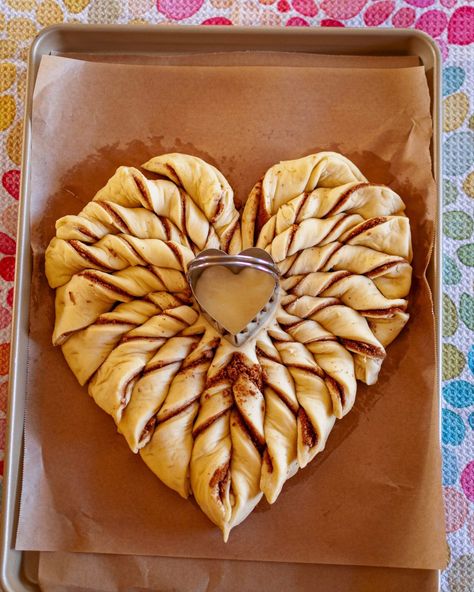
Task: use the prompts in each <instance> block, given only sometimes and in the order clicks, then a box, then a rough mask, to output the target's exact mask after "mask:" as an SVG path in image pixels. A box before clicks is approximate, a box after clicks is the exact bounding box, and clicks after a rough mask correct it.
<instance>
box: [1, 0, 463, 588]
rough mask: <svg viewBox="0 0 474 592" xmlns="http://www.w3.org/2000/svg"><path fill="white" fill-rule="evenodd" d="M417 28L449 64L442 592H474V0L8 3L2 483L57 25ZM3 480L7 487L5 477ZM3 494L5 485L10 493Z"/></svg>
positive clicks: (4, 31)
mask: <svg viewBox="0 0 474 592" xmlns="http://www.w3.org/2000/svg"><path fill="white" fill-rule="evenodd" d="M60 22H66V23H74V22H82V23H156V24H160V23H169V22H173V23H176V22H179V23H182V24H211V25H249V26H259V25H260V26H264V25H265V26H300V27H320V26H323V27H328V26H332V27H347V26H351V27H354V26H355V27H364V26H376V27H410V28H411V27H413V28H417V29H421V30H423V31H425V32H427V33H429V34H430V35H431V36H432V37H434V38H435V39H436V41H437V42H438V44H439V46H440V48H441V52H442V55H443V59H444V82H443V96H444V99H443V104H444V137H443V152H444V171H443V175H444V178H443V186H444V206H443V207H444V224H443V251H444V267H443V282H444V290H443V292H444V293H443V314H444V326H443V336H444V337H443V380H444V384H443V417H442V425H443V430H442V440H443V486H444V494H445V501H446V518H447V530H448V543H449V547H450V552H451V561H450V564H449V566H448V569H447V570H446V571H445V572H444V573H443V578H442V590H443V592H445V591H446V592H447V591H450V592H472V591H473V590H474V384H473V374H474V344H473V342H474V294H473V292H474V291H473V282H474V273H473V271H474V269H473V268H474V51H473V47H474V45H473V44H474V3H473V1H472V0H470V1H469V0H464V1H462V0H440V1H438V2H436V1H435V0H405V1H394V0H381V1H368V0H320V1H316V0H244V1H240V2H239V1H237V0H128V1H127V0H122V1H120V0H0V177H1V187H0V278H1V279H0V288H1V292H0V473H2V472H3V460H2V459H3V448H4V443H5V421H6V420H5V416H6V406H7V384H8V357H9V341H10V325H11V317H12V312H11V308H12V299H13V281H14V264H15V235H16V219H17V210H18V197H19V180H20V158H21V136H22V117H23V109H24V102H23V97H24V93H25V83H26V60H27V54H28V48H29V45H30V43H31V40H32V39H33V38H34V36H35V35H36V34H37V33H38V32H39V31H40V29H41V28H42V27H45V26H47V25H51V24H54V23H60ZM0 479H1V477H0ZM0 486H1V482H0Z"/></svg>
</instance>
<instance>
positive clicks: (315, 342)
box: [46, 152, 412, 540]
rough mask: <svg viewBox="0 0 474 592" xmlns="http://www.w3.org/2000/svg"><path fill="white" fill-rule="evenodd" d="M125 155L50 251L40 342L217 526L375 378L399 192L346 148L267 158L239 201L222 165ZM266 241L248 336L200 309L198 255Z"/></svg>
mask: <svg viewBox="0 0 474 592" xmlns="http://www.w3.org/2000/svg"><path fill="white" fill-rule="evenodd" d="M143 168H144V169H145V170H146V171H149V172H151V173H156V174H157V175H158V177H156V176H155V178H154V179H148V178H147V177H146V176H145V175H144V174H143V173H142V172H141V171H139V170H137V169H135V168H131V167H120V168H119V169H117V171H116V173H115V175H114V176H113V177H112V178H111V179H110V180H109V182H108V183H107V185H106V186H105V187H104V188H103V189H101V190H100V191H98V193H97V194H96V195H95V197H94V198H93V200H92V201H91V202H90V203H88V204H87V205H86V207H85V208H84V209H83V210H82V211H81V212H80V213H79V214H78V215H70V216H65V217H64V218H61V219H60V220H58V221H57V223H56V236H55V237H54V238H53V239H52V241H51V243H50V245H49V247H48V249H47V251H46V275H47V278H48V281H49V284H50V286H51V287H52V288H55V289H56V305H55V306H56V321H55V326H54V333H53V343H54V344H55V345H59V346H61V348H62V351H63V354H64V357H65V358H66V361H67V363H68V364H69V366H70V368H71V370H72V371H73V372H74V374H75V376H76V377H77V380H78V381H79V382H80V384H81V385H86V384H87V388H88V391H89V394H90V395H91V396H92V397H93V398H94V400H95V402H96V403H97V405H99V407H101V408H102V409H103V410H104V411H106V412H107V413H109V414H110V415H111V416H112V417H113V419H114V421H115V423H116V426H117V429H118V431H119V432H120V433H121V434H122V435H123V436H124V438H125V439H126V441H127V442H128V444H129V446H130V448H131V450H132V451H133V452H135V453H139V454H140V455H141V457H142V459H143V460H144V461H145V463H146V464H147V465H148V467H149V468H150V469H151V470H152V471H153V472H154V473H155V474H156V475H157V476H158V477H159V478H160V479H161V480H162V481H163V483H165V484H166V485H168V487H171V488H172V489H174V490H175V491H177V492H178V493H179V494H180V495H182V496H183V497H185V498H186V497H188V496H190V495H193V496H194V498H195V499H196V501H197V503H198V504H199V506H200V507H201V509H202V510H203V512H205V514H206V515H207V516H208V517H209V518H210V520H212V522H214V523H215V524H216V525H217V526H218V527H219V528H220V529H221V530H222V532H223V535H224V539H225V540H227V538H228V536H229V532H230V530H231V529H232V528H233V527H234V526H236V525H237V524H239V523H240V522H242V521H243V520H244V519H245V518H246V517H247V516H248V515H249V514H250V513H251V512H252V510H253V509H254V508H255V506H256V505H257V504H258V502H259V501H260V499H261V498H262V496H265V498H266V499H267V501H268V502H269V503H273V502H275V500H276V499H277V498H278V495H279V494H280V492H281V490H282V487H283V485H284V483H285V481H286V480H287V479H289V478H290V477H291V476H292V475H294V474H295V473H296V472H297V471H298V469H300V468H303V467H305V466H306V465H307V464H308V463H309V462H310V461H311V460H312V459H313V458H314V457H315V455H316V454H318V453H319V452H321V451H322V450H324V447H325V445H326V441H327V438H328V436H329V433H330V432H331V429H332V427H333V425H334V423H335V421H336V419H338V418H341V417H343V416H344V415H345V414H346V413H348V412H349V411H350V409H351V407H352V406H353V404H354V400H355V396H356V391H357V380H360V381H362V382H364V383H366V384H374V383H375V382H376V380H377V377H378V373H379V371H380V368H381V365H382V362H383V359H384V358H385V356H386V348H387V346H388V345H389V344H390V343H391V342H392V341H393V340H394V339H395V338H396V337H397V335H398V334H399V333H400V331H401V330H402V329H403V327H404V325H405V324H406V322H407V320H408V314H407V312H406V308H407V300H406V298H407V295H408V293H409V291H410V284H411V273H412V268H411V265H410V262H411V258H412V250H411V236H410V224H409V220H408V218H407V217H406V216H405V215H404V208H405V206H404V203H403V201H402V200H401V198H400V197H399V196H398V195H397V194H396V193H395V192H394V191H392V190H391V189H390V188H388V187H385V186H382V185H374V184H372V183H369V182H368V181H367V179H365V177H364V176H363V175H362V173H361V172H360V171H359V170H358V169H357V168H356V167H355V165H354V164H353V163H351V162H350V161H349V160H348V159H347V158H345V157H343V156H341V155H340V154H336V153H333V152H320V153H318V154H312V155H310V156H306V157H304V158H300V159H298V160H293V161H286V162H281V163H279V164H277V165H275V166H273V167H272V168H270V169H269V170H268V171H267V172H266V173H265V175H264V177H263V179H262V180H261V181H259V182H258V183H257V184H256V185H255V187H254V188H253V190H252V192H251V194H250V196H249V199H248V200H247V203H246V205H245V208H244V210H243V212H242V216H240V215H239V212H238V211H237V210H236V208H235V206H234V200H233V192H232V189H231V187H230V185H229V183H228V182H227V181H226V179H225V178H224V176H223V175H222V173H220V171H218V170H217V169H216V168H215V167H213V166H211V165H209V164H208V163H206V162H204V161H203V160H201V159H199V158H196V157H193V156H188V155H185V154H166V155H163V156H159V157H156V158H152V159H151V160H150V161H149V162H147V163H146V164H145V165H143ZM252 246H257V247H260V248H263V249H266V250H267V251H268V253H270V254H271V256H272V257H273V259H274V261H275V262H276V263H277V264H278V266H279V268H280V271H281V285H280V294H279V299H280V300H279V305H278V307H277V310H276V313H275V315H274V317H273V318H271V319H270V320H269V321H268V322H267V323H266V325H265V326H264V327H263V328H262V329H261V330H260V331H259V332H258V333H257V335H256V336H254V337H253V338H252V339H250V340H249V341H248V342H246V343H245V344H244V345H243V346H241V347H239V348H236V347H235V346H232V345H231V344H230V343H228V342H227V341H226V340H225V339H222V336H221V335H219V334H218V333H217V332H216V330H215V329H214V328H213V327H212V326H211V325H210V324H209V323H208V322H207V321H206V319H205V318H204V317H203V316H202V315H201V314H200V310H199V307H198V305H197V304H196V303H195V302H194V301H193V299H192V297H191V292H190V289H189V286H188V283H187V279H186V270H187V266H188V264H189V262H190V261H192V259H193V258H194V257H195V255H196V254H197V253H199V252H200V251H202V250H204V249H207V248H219V249H222V250H225V251H226V252H228V253H232V254H236V253H239V252H240V251H241V250H242V249H245V248H248V247H252Z"/></svg>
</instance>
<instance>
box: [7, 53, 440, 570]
mask: <svg viewBox="0 0 474 592" xmlns="http://www.w3.org/2000/svg"><path fill="white" fill-rule="evenodd" d="M294 89H297V90H298V92H297V93H295V92H294ZM151 98H152V99H153V100H152V101H151ZM61 99H64V100H61ZM177 105H179V109H178V108H177ZM173 109H174V111H173ZM137 113H139V117H137V115H136V114H137ZM118 122H120V124H119V125H117V123H118ZM65 124H67V125H65ZM33 125H34V144H33V163H32V164H33V170H32V174H33V176H32V186H33V193H34V195H32V198H33V200H32V201H33V209H32V230H33V247H34V254H35V264H36V270H37V273H35V277H34V284H33V294H34V298H33V303H32V312H33V314H32V320H33V323H32V328H31V329H32V330H31V343H30V360H29V362H30V375H29V379H30V389H29V397H28V416H27V430H26V451H25V452H26V455H25V461H26V462H25V471H26V474H27V475H28V480H27V483H26V487H25V488H24V491H23V496H22V510H21V514H20V528H19V533H18V540H17V546H18V548H23V549H24V548H30V549H31V548H39V549H48V550H53V549H62V550H82V551H97V552H100V551H108V552H115V553H138V554H161V555H175V556H192V557H202V556H207V557H228V558H232V557H234V558H235V557H238V558H253V559H271V560H279V561H289V560H290V561H303V562H315V561H318V562H328V563H348V564H352V563H353V564H367V565H401V566H412V567H426V568H437V567H440V566H441V565H442V564H443V563H444V561H445V545H444V528H443V526H444V524H443V512H442V501H441V487H440V475H439V450H438V448H439V446H438V435H437V412H438V410H437V399H436V394H435V392H434V351H433V349H432V348H429V347H426V343H427V342H429V343H433V339H431V340H429V337H430V335H431V337H432V336H433V319H432V314H431V301H430V297H429V293H428V289H427V286H426V283H425V281H424V279H423V278H422V275H423V271H424V267H425V265H426V261H427V260H428V255H429V246H430V244H431V239H432V231H433V218H434V203H435V200H434V184H433V180H432V178H431V173H430V161H429V138H430V133H431V129H430V117H429V95H428V92H427V88H426V82H425V78H424V71H423V68H421V67H419V68H416V67H415V68H405V69H394V70H381V69H371V70H367V69H365V70H363V69H360V70H355V69H351V70H346V69H338V70H337V71H334V70H332V71H331V70H329V69H324V68H320V69H316V68H309V67H301V68H297V69H295V68H292V69H290V68H284V67H272V68H256V67H251V68H247V67H234V68H228V67H227V68H225V67H216V68H196V67H195V68H188V67H184V66H181V67H166V68H162V67H139V66H118V65H110V64H108V65H103V64H84V63H81V62H78V61H76V60H64V59H62V58H54V57H51V58H47V60H46V61H45V63H44V65H43V66H42V71H41V72H40V80H39V85H38V87H37V89H36V100H35V109H34V122H33ZM65 129H67V130H68V133H65ZM69 132H71V133H69ZM35 143H36V146H35ZM45 147H47V149H45ZM318 149H334V150H340V151H341V152H343V153H344V154H346V155H347V156H349V157H350V158H352V159H353V160H354V161H355V162H356V164H358V166H360V167H361V168H362V170H363V172H364V174H366V176H368V178H369V179H371V180H372V181H376V182H384V183H387V184H390V185H391V186H392V187H393V188H394V189H395V190H397V191H399V192H400V193H401V195H402V196H403V197H404V199H405V201H406V202H407V204H408V214H409V215H410V216H411V218H412V222H414V228H413V230H414V239H415V241H414V242H415V253H416V258H415V272H416V276H417V278H416V279H415V283H414V294H413V300H412V305H411V306H412V313H413V320H412V322H411V323H410V325H409V328H408V329H407V330H406V331H405V332H404V333H403V336H402V337H400V338H399V339H398V340H397V342H396V343H395V344H394V345H393V346H391V347H390V349H389V359H388V360H387V361H386V363H385V365H384V370H383V372H382V376H381V379H380V381H379V383H378V385H376V386H375V387H371V388H370V389H366V388H363V387H360V388H359V399H358V403H357V404H356V408H355V409H354V410H353V411H352V412H351V414H349V416H348V417H347V418H346V419H344V421H342V422H340V423H339V425H338V426H337V428H336V429H335V430H334V433H333V435H332V437H331V438H330V441H329V446H328V449H327V450H326V452H325V453H324V454H323V455H322V456H321V458H320V459H318V461H316V462H315V463H313V464H312V465H311V466H310V467H309V468H307V469H305V470H304V471H302V472H301V473H300V474H299V475H298V476H297V477H295V478H294V479H292V480H291V481H290V482H289V483H288V484H287V485H286V487H285V490H284V492H283V494H282V496H281V498H280V500H279V501H278V502H277V504H275V506H274V507H273V508H272V509H271V511H270V509H269V508H268V507H266V506H264V505H262V506H261V507H260V510H258V511H257V512H254V514H253V516H252V517H251V518H250V519H249V520H247V521H246V523H245V524H244V525H243V526H241V527H239V529H238V530H236V531H235V535H234V533H233V536H232V539H231V542H230V543H229V544H228V545H226V546H224V545H223V543H222V542H221V541H220V537H219V534H218V533H216V532H215V530H214V528H213V527H212V526H210V525H209V524H208V523H207V521H206V519H205V518H204V517H203V516H201V515H200V512H198V511H197V510H196V508H195V506H193V504H190V503H189V502H185V501H184V500H180V499H179V498H177V496H176V495H175V494H174V493H173V492H170V491H169V490H167V489H166V488H165V487H164V486H161V484H160V483H159V482H158V481H157V480H156V478H155V477H154V476H153V475H152V474H151V473H149V474H147V472H148V470H147V469H146V467H144V466H142V464H141V461H140V460H139V459H138V458H136V457H133V456H132V455H131V453H129V452H128V450H127V449H126V446H125V443H124V442H122V441H121V437H120V436H118V435H116V434H114V430H113V425H111V422H110V420H109V418H107V417H106V416H105V415H103V414H102V413H101V412H100V410H98V409H95V407H94V405H93V403H92V401H91V400H89V399H88V397H87V395H86V394H85V393H84V391H82V389H80V388H79V387H78V386H77V385H76V384H75V383H74V379H73V377H72V375H70V373H69V371H68V370H67V368H66V364H65V363H64V361H63V360H62V357H61V354H60V352H58V351H55V350H53V349H52V348H51V347H50V345H49V335H50V329H51V325H52V295H51V293H50V292H49V290H48V288H47V286H46V285H45V281H44V278H43V277H42V275H41V270H42V251H43V250H44V247H45V246H46V244H47V242H48V241H49V239H50V237H51V236H52V234H53V227H54V220H55V219H56V218H57V217H58V216H60V215H64V214H66V213H72V212H77V211H78V210H79V209H80V207H81V205H82V204H84V203H85V202H86V201H88V200H89V199H90V197H91V196H92V195H93V193H94V192H95V190H96V189H97V188H98V187H99V186H100V185H101V184H102V183H103V182H105V180H106V179H107V177H109V176H110V175H111V173H112V172H113V170H114V167H115V166H117V165H118V164H123V163H127V164H139V163H140V162H141V161H144V160H146V159H147V158H149V157H150V156H151V155H152V154H155V153H159V152H164V151H170V150H182V151H189V152H191V153H194V154H197V155H198V156H202V157H204V158H206V159H207V160H209V161H210V162H212V163H213V164H216V165H217V166H219V168H221V170H222V171H223V172H224V174H226V175H227V177H228V179H229V180H230V182H231V183H232V185H233V186H234V188H235V189H236V192H237V196H239V197H241V198H242V197H243V196H245V195H246V193H247V192H248V190H249V189H250V187H251V185H252V184H253V183H254V181H255V180H256V179H257V178H258V177H259V176H260V175H261V174H262V173H263V172H264V170H265V168H267V167H268V166H270V165H271V164H273V163H274V162H276V161H278V160H281V159H284V158H293V157H297V156H301V155H303V154H306V153H309V152H313V151H316V150H318ZM213 155H215V156H214V157H213ZM39 310H40V311H41V314H40V315H39V314H38V311H39ZM45 368H46V369H49V368H54V372H45ZM420 368H421V371H420ZM413 376H416V377H417V381H416V382H414V381H413ZM369 411H370V412H369ZM357 424H359V425H358V426H357V428H358V429H357V430H354V427H356V425H357ZM72 458H75V459H81V460H80V461H79V462H77V461H75V462H73V463H71V459H72ZM341 476H343V477H342V478H341ZM335 492H337V494H335ZM302 508H303V509H304V511H301V509H302ZM276 512H278V516H276ZM144 518H145V520H144ZM137 532H139V533H140V537H137V536H136V533H137ZM282 532H285V537H282ZM189 533H192V536H189ZM138 538H139V540H137V539H138ZM380 541H384V544H383V545H381V544H380ZM276 543H278V544H276Z"/></svg>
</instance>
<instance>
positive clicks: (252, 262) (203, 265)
mask: <svg viewBox="0 0 474 592" xmlns="http://www.w3.org/2000/svg"><path fill="white" fill-rule="evenodd" d="M217 266H221V267H225V268H227V269H229V270H230V271H231V272H232V273H234V274H236V275H237V274H239V273H240V272H241V271H243V270H244V269H254V270H258V271H260V272H263V273H265V274H267V275H268V276H270V277H271V278H272V280H273V282H274V284H273V290H272V292H271V295H270V297H269V299H268V301H267V302H266V304H265V305H264V306H263V308H261V309H260V311H259V312H257V313H256V314H255V316H254V317H253V318H252V319H251V320H250V321H249V322H248V324H247V325H246V326H245V327H244V328H242V329H240V330H239V331H237V332H232V330H229V329H227V328H226V327H224V326H223V324H222V319H221V322H220V323H219V322H218V321H217V320H216V319H215V318H214V317H213V316H212V315H211V314H210V312H209V310H206V307H205V306H203V304H202V302H200V301H199V297H198V294H197V289H196V288H197V284H198V281H199V278H200V277H201V275H202V274H203V273H204V271H205V270H206V269H209V268H211V267H217ZM187 279H188V282H189V285H190V287H191V291H192V293H193V296H194V298H195V300H196V302H197V304H198V306H199V308H200V309H201V311H202V313H203V315H204V316H205V318H206V319H207V320H208V321H209V322H210V323H211V324H212V325H213V326H214V327H215V328H216V329H217V330H218V331H219V332H220V333H221V335H222V336H223V337H224V338H225V339H227V341H229V342H230V343H232V344H233V345H235V346H237V347H239V346H241V345H243V344H244V343H245V342H246V341H247V340H248V339H250V337H252V336H253V335H255V333H257V331H258V330H259V329H260V327H261V326H262V325H263V324H264V323H265V322H266V321H267V320H268V318H269V317H270V316H271V315H272V314H273V313H274V311H275V309H276V306H277V304H278V292H279V286H280V271H279V269H278V267H277V265H276V264H275V262H274V261H273V259H272V257H271V255H270V254H269V253H267V252H266V251H264V250H263V249H259V248H251V249H245V251H242V252H241V253H239V254H238V255H228V254H227V253H225V252H224V251H221V250H219V249H206V250H205V251H202V252H201V253H199V254H198V255H197V256H196V258H195V259H194V260H193V261H192V262H191V263H190V264H189V266H188V271H187Z"/></svg>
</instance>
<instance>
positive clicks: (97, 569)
mask: <svg viewBox="0 0 474 592" xmlns="http://www.w3.org/2000/svg"><path fill="white" fill-rule="evenodd" d="M39 583H40V586H41V590H42V591H43V592H97V591H100V592H116V591H117V590H123V591H126V592H139V591H140V592H142V591H145V590H154V591H156V590H159V591H160V592H176V591H179V592H234V591H235V592H237V591H239V592H275V590H283V591H285V592H286V591H293V590H298V591H304V590H307V591H308V592H438V574H437V572H436V571H433V570H431V571H430V570H422V569H396V568H387V567H355V566H341V565H314V564H303V563H274V562H271V561H265V562H262V563H258V564H257V563H256V562H255V561H229V560H225V559H224V560H221V561H216V560H210V559H177V558H173V557H130V556H126V557H124V556H123V555H122V556H119V555H98V554H85V553H61V552H54V553H49V552H42V553H41V554H40V561H39Z"/></svg>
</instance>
